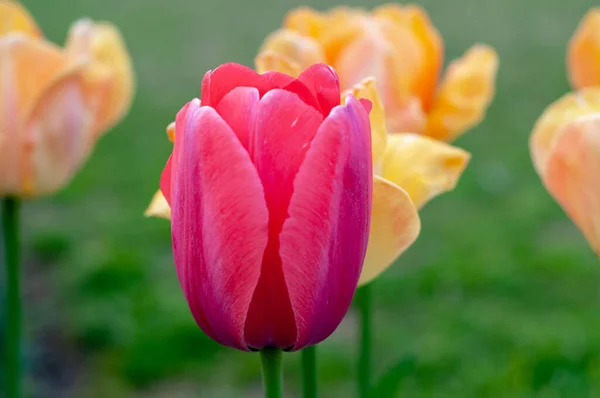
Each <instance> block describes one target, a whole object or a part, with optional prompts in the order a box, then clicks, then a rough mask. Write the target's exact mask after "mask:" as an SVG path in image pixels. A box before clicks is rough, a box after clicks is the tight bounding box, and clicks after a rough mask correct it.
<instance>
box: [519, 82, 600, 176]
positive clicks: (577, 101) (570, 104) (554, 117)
mask: <svg viewBox="0 0 600 398" xmlns="http://www.w3.org/2000/svg"><path fill="white" fill-rule="evenodd" d="M593 112H600V87H589V88H585V89H582V90H579V91H577V92H573V93H569V94H567V95H565V96H564V97H562V98H560V99H559V100H557V101H556V102H554V103H553V104H552V105H550V106H549V107H548V108H546V110H545V111H544V113H543V114H542V116H541V117H540V118H539V119H538V121H537V122H536V123H535V126H534V127H533V133H532V134H531V139H530V142H529V147H530V150H531V157H532V159H533V165H534V166H535V169H536V170H537V172H538V174H539V175H542V174H543V173H544V172H545V169H546V162H547V161H548V156H549V155H550V152H551V150H552V148H553V147H554V145H555V143H556V140H557V138H558V137H559V136H560V132H562V131H563V129H562V127H563V126H565V125H566V124H568V123H570V122H572V121H573V120H574V119H576V118H577V117H579V116H583V115H587V114H589V113H593Z"/></svg>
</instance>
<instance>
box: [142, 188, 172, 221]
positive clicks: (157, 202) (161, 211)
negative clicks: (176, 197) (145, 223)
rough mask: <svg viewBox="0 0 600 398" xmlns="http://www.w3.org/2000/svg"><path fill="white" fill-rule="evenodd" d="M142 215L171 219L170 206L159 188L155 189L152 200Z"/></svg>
mask: <svg viewBox="0 0 600 398" xmlns="http://www.w3.org/2000/svg"><path fill="white" fill-rule="evenodd" d="M144 215H145V216H146V217H159V218H166V219H167V220H170V219H171V207H170V206H169V203H168V202H167V199H165V197H164V195H163V194H162V192H161V191H160V190H158V191H156V193H155V194H154V197H152V202H150V206H148V208H147V209H146V212H145V213H144Z"/></svg>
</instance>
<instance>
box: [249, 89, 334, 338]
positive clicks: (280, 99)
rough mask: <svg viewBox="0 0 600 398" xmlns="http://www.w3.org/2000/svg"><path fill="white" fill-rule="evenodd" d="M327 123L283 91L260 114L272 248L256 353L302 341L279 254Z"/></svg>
mask: <svg viewBox="0 0 600 398" xmlns="http://www.w3.org/2000/svg"><path fill="white" fill-rule="evenodd" d="M322 120H323V118H322V116H321V114H320V113H319V112H318V111H317V110H315V109H314V108H313V107H310V106H308V105H307V104H306V103H304V102H303V101H302V100H301V99H300V98H299V97H298V96H296V95H295V94H293V93H290V92H288V91H285V90H281V89H279V90H272V91H270V92H268V93H267V94H266V95H265V96H264V97H263V98H262V99H261V100H260V102H259V106H258V109H257V110H256V124H255V131H254V138H253V139H254V142H255V144H253V143H252V142H251V143H250V154H251V156H252V159H253V161H254V164H255V166H256V169H257V170H258V174H259V176H260V179H261V181H262V185H263V188H264V192H265V194H264V195H265V199H266V202H267V207H268V208H269V244H268V246H267V249H266V250H265V256H264V260H263V269H262V273H261V278H260V281H259V282H258V285H257V287H256V291H255V292H254V297H253V299H252V304H251V305H250V310H249V312H248V319H247V321H246V340H247V342H248V345H249V346H251V347H252V348H255V349H261V348H264V347H268V346H275V347H280V348H286V347H291V346H292V345H294V342H295V340H296V328H295V326H294V314H293V313H292V307H291V305H290V301H289V298H288V292H287V288H286V285H285V282H284V279H283V273H282V268H281V258H280V255H279V251H278V249H279V246H280V239H279V234H280V232H281V229H282V226H283V223H284V220H285V219H286V218H287V216H288V206H289V203H290V197H291V196H292V192H293V184H294V178H295V177H296V174H297V173H298V170H299V168H300V165H301V164H302V161H303V160H304V156H305V153H306V151H307V150H308V148H309V147H310V143H311V141H312V140H313V138H314V136H315V134H316V132H317V129H318V128H319V125H320V124H321V122H322ZM273 314H277V316H273Z"/></svg>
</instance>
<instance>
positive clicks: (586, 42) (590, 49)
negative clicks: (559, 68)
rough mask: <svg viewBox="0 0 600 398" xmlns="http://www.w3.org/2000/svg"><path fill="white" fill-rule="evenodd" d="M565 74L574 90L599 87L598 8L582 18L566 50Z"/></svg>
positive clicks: (599, 14) (599, 12)
mask: <svg viewBox="0 0 600 398" xmlns="http://www.w3.org/2000/svg"><path fill="white" fill-rule="evenodd" d="M567 72H568V74H569V80H570V81H571V85H572V86H573V88H574V89H575V90H578V89H581V88H584V87H591V86H600V8H598V7H596V8H592V9H591V10H590V11H589V12H588V13H587V14H586V16H585V17H584V18H583V20H582V21H581V23H580V24H579V27H578V28H577V31H576V32H575V34H574V35H573V37H572V38H571V41H570V42H569V45H568V48H567Z"/></svg>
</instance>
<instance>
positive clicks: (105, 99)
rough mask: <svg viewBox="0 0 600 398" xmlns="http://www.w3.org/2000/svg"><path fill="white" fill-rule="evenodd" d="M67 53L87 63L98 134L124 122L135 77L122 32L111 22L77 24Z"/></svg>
mask: <svg viewBox="0 0 600 398" xmlns="http://www.w3.org/2000/svg"><path fill="white" fill-rule="evenodd" d="M66 51H67V54H68V56H69V57H70V59H72V60H83V61H84V62H86V63H88V68H87V69H86V75H85V89H86V96H88V97H91V98H88V102H89V103H90V105H91V106H92V109H93V111H94V114H95V118H96V125H95V127H94V128H95V130H96V134H102V133H104V132H105V131H106V130H108V129H110V128H111V127H113V126H114V125H115V124H116V123H117V122H118V121H119V120H121V119H122V118H123V117H124V116H125V114H126V113H127V111H128V110H129V108H130V107H131V102H132V100H133V96H134V92H135V75H134V72H133V67H132V64H131V57H130V56H129V53H128V51H127V48H126V46H125V43H124V40H123V37H122V36H121V34H120V33H119V30H118V29H117V28H116V27H115V26H114V25H112V24H110V23H108V22H102V23H94V22H92V21H90V20H87V19H85V20H80V21H77V22H76V23H75V24H73V26H72V27H71V30H70V32H69V37H68V39H67V44H66Z"/></svg>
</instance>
